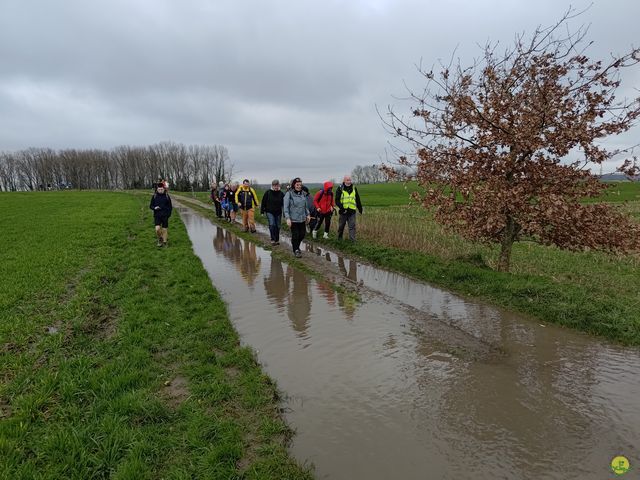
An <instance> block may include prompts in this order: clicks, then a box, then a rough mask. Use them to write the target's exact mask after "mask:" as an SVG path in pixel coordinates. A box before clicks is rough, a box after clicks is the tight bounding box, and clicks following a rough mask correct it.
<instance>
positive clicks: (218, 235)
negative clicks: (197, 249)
mask: <svg viewBox="0 0 640 480" xmlns="http://www.w3.org/2000/svg"><path fill="white" fill-rule="evenodd" d="M213 247H214V248H215V250H216V251H218V252H222V254H223V255H224V256H225V257H226V258H228V259H230V260H231V261H232V262H233V263H234V264H235V265H236V267H237V268H238V271H239V272H240V275H241V276H242V278H244V279H245V280H246V281H247V284H248V285H249V287H251V288H253V286H254V285H255V281H256V278H257V277H258V273H259V272H260V264H261V263H262V259H261V258H259V257H258V256H257V252H256V244H255V243H253V242H249V241H247V240H242V239H240V238H238V237H236V236H235V235H234V234H233V233H231V232H229V231H227V230H225V229H224V228H222V227H216V230H215V235H214V236H213Z"/></svg>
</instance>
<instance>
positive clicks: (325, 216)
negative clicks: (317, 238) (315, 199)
mask: <svg viewBox="0 0 640 480" xmlns="http://www.w3.org/2000/svg"><path fill="white" fill-rule="evenodd" d="M332 213H333V212H328V213H319V214H318V220H317V221H316V225H315V228H314V230H316V231H318V230H320V227H322V222H324V231H325V233H329V229H330V228H331V214H332Z"/></svg>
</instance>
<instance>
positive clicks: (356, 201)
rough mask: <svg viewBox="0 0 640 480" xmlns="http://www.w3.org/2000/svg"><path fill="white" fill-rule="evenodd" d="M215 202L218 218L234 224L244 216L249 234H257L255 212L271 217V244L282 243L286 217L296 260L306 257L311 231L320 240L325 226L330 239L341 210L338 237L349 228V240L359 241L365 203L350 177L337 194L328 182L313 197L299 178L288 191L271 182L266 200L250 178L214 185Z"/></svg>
mask: <svg viewBox="0 0 640 480" xmlns="http://www.w3.org/2000/svg"><path fill="white" fill-rule="evenodd" d="M210 196H211V201H212V202H213V204H214V208H215V210H216V216H217V217H218V218H224V219H225V220H227V221H229V222H234V221H235V219H236V215H237V212H238V210H239V211H240V213H241V215H242V226H243V228H244V230H245V232H255V231H256V226H255V218H254V217H255V210H256V209H257V208H260V213H261V214H262V215H265V216H266V217H267V221H268V223H269V234H270V237H271V245H279V244H280V226H281V223H282V217H283V216H284V219H285V221H286V223H287V226H288V227H289V229H290V230H291V245H292V248H293V253H294V255H295V256H296V257H300V256H302V252H301V251H300V244H301V243H302V241H303V240H304V238H305V236H306V233H307V228H308V229H309V232H310V233H311V235H312V236H313V238H317V235H318V231H319V230H320V228H321V227H322V225H323V224H324V236H323V238H329V229H330V227H331V217H332V216H333V213H334V210H338V214H339V221H338V238H339V239H341V238H342V236H343V232H344V228H345V226H346V225H348V226H349V238H350V239H351V241H355V239H356V212H360V213H362V203H361V201H360V195H359V194H358V189H357V188H356V187H355V185H353V183H352V181H351V177H350V176H348V175H347V176H345V177H344V180H343V183H342V184H341V185H339V186H338V187H337V188H336V191H335V193H334V192H333V183H332V182H324V184H323V186H322V188H321V189H320V190H319V191H318V192H316V193H315V195H313V196H312V195H311V192H310V191H309V189H308V188H307V187H306V186H305V185H303V183H302V180H301V179H300V178H299V177H296V178H294V179H293V180H291V183H290V184H289V185H287V187H286V192H283V191H282V189H281V185H280V181H279V180H274V181H273V182H271V189H269V190H267V191H266V192H265V194H264V196H263V198H262V201H260V199H259V198H258V194H257V193H256V191H255V189H254V188H253V187H252V186H251V183H250V182H249V180H248V179H245V180H244V181H243V182H242V185H239V184H237V183H231V184H225V183H223V182H220V183H219V184H218V185H215V184H212V185H211V195H210Z"/></svg>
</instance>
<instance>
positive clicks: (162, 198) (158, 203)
mask: <svg viewBox="0 0 640 480" xmlns="http://www.w3.org/2000/svg"><path fill="white" fill-rule="evenodd" d="M156 207H160V208H159V209H157V210H156ZM149 208H150V209H151V210H153V216H154V217H156V218H169V217H170V216H171V211H172V210H173V205H172V204H171V197H170V196H169V194H168V193H158V192H156V193H154V194H153V196H152V197H151V202H150V203H149Z"/></svg>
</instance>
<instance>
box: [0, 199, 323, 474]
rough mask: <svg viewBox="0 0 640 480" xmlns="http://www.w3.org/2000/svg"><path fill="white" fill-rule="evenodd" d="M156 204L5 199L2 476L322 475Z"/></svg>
mask: <svg viewBox="0 0 640 480" xmlns="http://www.w3.org/2000/svg"><path fill="white" fill-rule="evenodd" d="M148 200H149V197H148V196H135V195H131V194H123V193H107V192H105V193H95V192H84V193H78V192H50V193H13V194H0V202H1V204H2V206H3V215H2V218H0V229H1V231H2V235H3V244H4V246H3V249H2V250H0V340H1V343H0V344H1V345H2V347H1V350H0V358H1V360H2V362H1V364H2V383H1V385H0V472H1V473H2V475H0V478H7V479H35V478H37V479H56V480H57V479H88V478H114V479H159V478H172V479H187V478H190V479H191V478H216V479H218V478H219V479H240V478H242V479H282V478H292V479H298V478H311V474H310V473H309V472H308V471H307V470H304V469H302V468H300V467H299V466H298V465H296V463H295V462H294V461H293V460H292V459H291V458H290V457H289V456H288V453H287V450H286V448H285V446H284V445H285V442H286V439H287V438H288V436H289V435H290V431H289V430H288V428H287V427H286V425H285V424H284V423H283V421H282V420H281V418H280V417H279V415H278V413H277V391H276V388H275V386H274V385H273V383H272V382H271V381H270V379H269V378H268V377H266V376H265V375H264V374H263V373H262V372H261V370H260V368H259V366H258V365H257V364H256V362H255V360H254V358H253V355H252V352H251V351H250V350H248V349H246V348H242V347H240V346H239V341H238V337H237V334H236V333H235V331H234V330H233V328H232V326H231V324H230V322H229V320H228V317H227V313H226V308H225V305H224V303H223V302H222V300H221V299H220V297H219V296H218V294H217V293H216V292H215V291H214V289H213V288H212V286H211V283H210V280H209V278H208V276H207V274H206V272H205V271H204V269H203V267H202V264H201V263H200V261H199V259H198V258H197V257H195V256H194V255H193V253H192V250H191V244H190V242H189V239H188V237H187V235H186V231H185V229H184V227H183V226H182V224H181V222H180V221H179V219H178V218H177V216H174V217H172V221H171V228H170V240H169V242H170V247H169V248H166V249H157V247H155V245H154V235H153V226H152V220H151V217H150V213H151V212H150V210H148Z"/></svg>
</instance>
